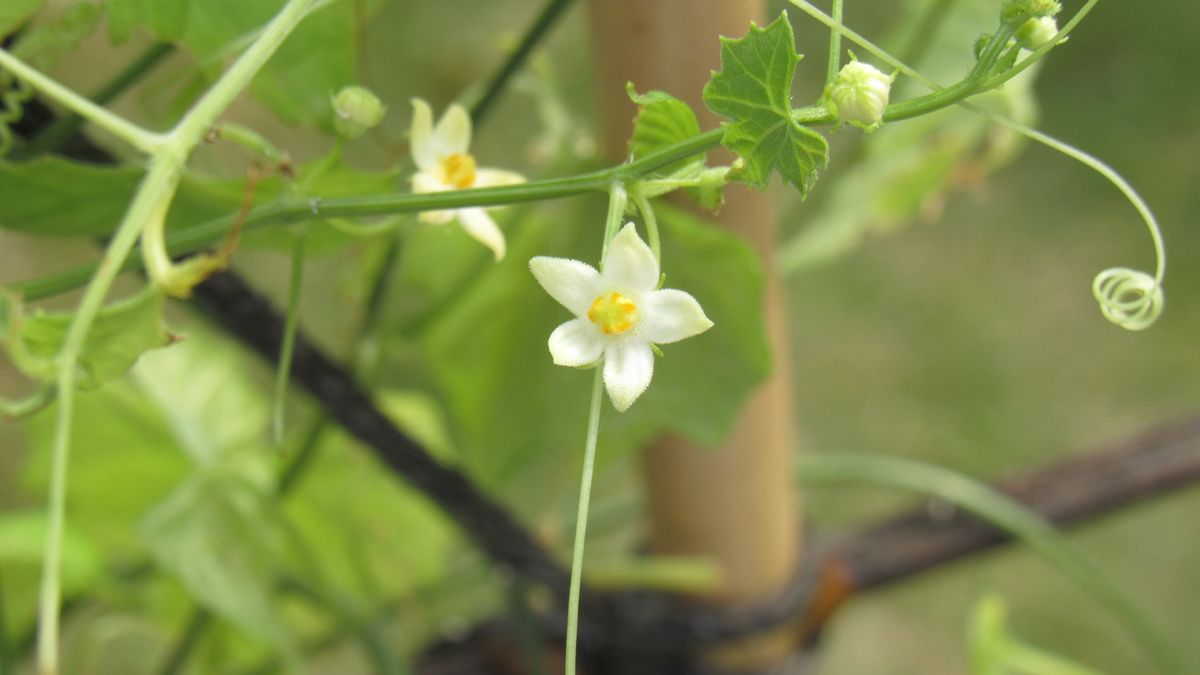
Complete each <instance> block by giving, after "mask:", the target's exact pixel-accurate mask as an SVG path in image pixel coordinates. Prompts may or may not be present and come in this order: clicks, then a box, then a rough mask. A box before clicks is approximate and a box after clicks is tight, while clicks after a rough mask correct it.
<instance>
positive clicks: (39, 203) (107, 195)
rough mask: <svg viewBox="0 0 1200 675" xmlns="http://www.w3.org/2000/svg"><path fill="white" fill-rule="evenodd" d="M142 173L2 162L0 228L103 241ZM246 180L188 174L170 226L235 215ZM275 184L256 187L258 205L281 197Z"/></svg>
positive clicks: (42, 161) (45, 161) (52, 162)
mask: <svg viewBox="0 0 1200 675" xmlns="http://www.w3.org/2000/svg"><path fill="white" fill-rule="evenodd" d="M143 173H144V171H143V170H142V169H141V168H138V167H133V166H96V165H93V164H85V163H82V162H73V161H71V160H68V159H62V158H58V157H43V158H39V159H36V160H33V161H30V162H24V163H20V164H15V163H8V162H2V161H0V228H6V229H10V230H17V231H20V232H25V233H28V234H35V235H48V236H64V237H78V236H88V237H103V236H107V235H110V234H112V232H113V231H114V230H115V229H116V227H117V225H118V224H119V223H120V222H121V218H122V217H123V216H124V215H125V209H126V207H127V206H128V205H129V201H130V199H132V198H133V194H134V192H135V191H136V190H137V186H138V184H139V183H140V182H141V180H142V175H143ZM244 190H245V181H243V180H220V179H213V178H206V177H201V176H197V175H194V174H185V175H184V177H183V180H182V182H181V183H180V185H179V191H178V192H177V193H176V196H175V199H174V201H173V202H172V203H171V210H170V212H169V213H168V214H167V221H168V226H170V227H187V226H190V225H197V224H200V223H203V222H207V221H209V220H213V219H215V218H220V217H222V216H227V215H229V214H231V213H236V212H237V211H238V209H239V208H240V207H241V204H242V195H243V192H244ZM279 190H280V184H279V182H278V180H276V179H267V180H265V181H263V182H261V183H260V184H259V185H258V188H257V190H256V192H255V203H257V204H263V203H266V202H268V201H270V200H271V199H272V198H273V197H274V196H276V195H277V194H278V193H279Z"/></svg>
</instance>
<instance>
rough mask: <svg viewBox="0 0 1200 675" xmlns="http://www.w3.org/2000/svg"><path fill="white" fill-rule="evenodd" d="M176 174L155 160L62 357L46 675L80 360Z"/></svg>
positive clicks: (42, 647)
mask: <svg viewBox="0 0 1200 675" xmlns="http://www.w3.org/2000/svg"><path fill="white" fill-rule="evenodd" d="M175 174H176V167H175V166H173V164H172V163H171V162H165V161H162V160H161V159H160V158H157V157H156V158H155V161H154V162H153V163H152V164H151V167H150V171H149V172H148V173H147V174H146V178H145V179H144V180H143V182H142V187H141V189H139V191H138V194H137V196H136V197H134V200H133V203H132V204H131V205H130V207H129V211H128V212H126V215H125V218H124V220H123V221H122V222H121V225H120V226H119V227H118V228H117V231H116V234H115V235H114V236H113V239H112V241H111V242H110V243H109V246H108V249H107V250H106V251H105V252H104V257H103V258H102V259H101V261H100V265H99V267H97V268H96V273H95V275H94V276H93V278H92V281H91V283H89V284H88V287H87V290H86V291H85V292H84V295H83V299H82V300H81V301H80V303H79V306H78V307H77V309H76V310H75V315H74V318H73V319H72V320H71V325H70V327H69V328H68V329H67V335H66V338H65V339H64V341H63V346H62V351H61V352H60V353H59V356H58V378H57V389H58V411H57V416H56V418H55V425H54V443H53V446H52V450H51V460H50V462H51V463H50V466H51V469H50V494H49V498H48V499H49V504H48V507H47V512H48V526H47V533H46V547H45V553H44V555H43V556H42V561H43V562H42V565H43V567H42V583H41V591H40V595H39V603H38V622H39V623H38V625H39V628H38V666H39V668H40V669H41V673H42V675H57V673H58V608H59V599H60V596H61V589H60V586H59V572H60V569H61V566H62V531H63V521H64V516H65V511H66V492H67V465H68V463H69V456H70V449H71V420H72V413H73V411H74V402H75V377H76V375H77V370H76V366H77V364H78V362H79V354H80V353H81V351H82V350H83V344H84V341H85V340H86V339H87V335H88V332H89V331H90V330H91V327H92V323H93V322H94V321H95V319H96V315H97V314H99V312H100V308H101V307H102V306H103V305H104V299H105V298H106V297H107V296H108V290H109V289H110V288H111V287H112V283H113V280H115V279H116V277H117V274H118V273H119V272H120V269H121V264H122V262H123V261H124V260H125V259H126V258H127V257H128V256H129V253H130V252H131V251H132V250H133V245H134V243H135V242H136V241H137V239H138V235H140V234H141V230H142V225H143V223H145V222H146V220H147V219H148V218H149V217H151V215H152V213H153V211H154V210H155V209H156V208H157V207H158V204H157V202H158V200H159V197H160V190H161V187H162V186H163V185H166V184H171V183H173V180H172V178H173V176H174V175H175Z"/></svg>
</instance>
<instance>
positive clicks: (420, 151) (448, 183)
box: [410, 98, 525, 260]
mask: <svg viewBox="0 0 1200 675" xmlns="http://www.w3.org/2000/svg"><path fill="white" fill-rule="evenodd" d="M412 105H413V121H412V129H411V131H410V136H411V138H410V140H411V143H412V154H413V159H414V160H415V161H416V163H417V169H418V171H417V173H416V174H414V175H413V177H412V186H413V192H418V193H422V192H441V191H443V190H465V189H467V188H478V187H494V186H499V185H514V184H516V183H523V182H525V178H524V177H523V176H521V175H520V174H518V173H513V172H512V171H504V170H502V169H483V168H478V167H476V166H475V157H474V156H472V155H471V154H470V153H469V152H467V150H468V149H469V148H470V146H471V116H470V115H469V114H468V113H467V111H466V110H465V109H464V108H463V107H462V106H461V105H458V104H457V103H456V104H454V105H451V106H450V107H449V108H448V109H447V110H446V112H445V114H443V115H442V119H440V120H438V123H437V126H436V127H435V126H434V124H433V110H431V109H430V107H429V104H428V103H426V102H425V101H423V100H421V99H419V98H414V99H413V100H412ZM418 219H419V220H420V221H421V222H423V223H429V224H431V225H444V224H446V223H448V222H450V221H451V220H455V219H457V220H458V222H459V223H460V224H461V225H462V226H463V229H464V230H466V231H467V234H469V235H471V236H472V237H474V238H475V239H477V240H479V241H480V242H481V243H482V244H483V245H484V246H487V247H488V248H490V249H492V252H493V253H495V254H496V260H500V259H501V258H503V257H504V233H502V232H501V231H500V228H499V227H498V226H497V225H496V221H494V220H492V217H491V216H489V215H488V214H487V211H485V210H484V209H483V208H481V207H470V208H465V209H448V210H444V211H424V212H422V213H421V215H420V216H418Z"/></svg>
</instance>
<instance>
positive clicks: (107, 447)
mask: <svg viewBox="0 0 1200 675" xmlns="http://www.w3.org/2000/svg"><path fill="white" fill-rule="evenodd" d="M170 351H173V350H168V352H165V353H169V352H170ZM54 417H55V415H54V413H53V411H46V412H43V413H41V414H39V415H36V416H35V417H33V418H31V419H30V420H29V421H28V422H27V423H26V424H25V425H24V431H25V432H26V433H27V434H28V436H29V440H30V447H31V449H32V454H31V457H30V461H29V462H28V464H27V466H26V469H25V481H24V483H25V485H26V487H27V488H28V489H30V490H31V491H33V492H34V493H35V494H39V495H40V494H44V491H45V488H46V485H47V478H48V476H49V466H50V447H51V445H52V442H53V439H54ZM75 429H76V433H75V434H74V435H73V438H72V444H71V480H70V482H69V484H68V487H67V505H68V511H69V513H70V517H69V519H68V521H69V522H70V523H71V525H72V526H73V527H76V528H78V529H79V531H81V532H87V533H88V535H89V536H90V537H92V538H93V539H94V540H95V541H96V542H97V543H98V544H99V545H100V546H101V547H102V548H103V550H104V552H105V555H106V556H107V557H108V560H110V561H112V560H114V559H115V560H116V561H124V562H128V561H130V560H131V559H132V558H134V557H137V556H138V553H137V551H138V548H137V546H136V538H135V536H134V527H135V524H136V523H137V521H138V520H139V519H140V518H141V517H142V516H143V515H145V513H146V512H147V511H148V510H149V509H150V507H151V506H153V505H154V504H156V503H158V502H159V501H161V500H162V499H163V498H164V497H165V496H166V495H167V494H169V493H170V491H171V488H172V487H173V486H174V485H175V484H176V483H178V482H179V480H180V479H182V478H183V477H184V476H186V475H187V468H188V467H187V462H186V461H185V460H184V458H183V457H182V456H181V455H180V454H179V453H177V452H175V451H174V445H175V442H174V439H173V438H172V436H171V434H170V431H169V430H168V429H167V428H166V426H165V425H164V424H163V422H162V419H161V417H160V416H159V414H158V411H157V410H155V409H154V407H153V406H152V405H151V404H150V403H149V402H148V401H147V400H146V398H145V397H144V396H143V395H142V394H141V393H140V392H138V391H137V390H136V389H134V387H133V386H132V385H130V384H129V383H127V382H124V381H118V382H114V383H112V384H110V385H109V386H107V387H104V388H103V389H100V390H98V391H95V392H92V393H89V394H88V395H86V396H79V397H77V399H76V401H75Z"/></svg>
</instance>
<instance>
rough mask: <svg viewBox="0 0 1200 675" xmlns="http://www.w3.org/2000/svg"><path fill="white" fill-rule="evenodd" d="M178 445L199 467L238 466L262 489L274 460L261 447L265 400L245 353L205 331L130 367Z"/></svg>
mask: <svg viewBox="0 0 1200 675" xmlns="http://www.w3.org/2000/svg"><path fill="white" fill-rule="evenodd" d="M134 376H135V378H136V380H137V382H138V384H139V385H140V386H141V388H142V390H143V391H145V392H146V395H147V396H148V398H149V399H150V400H151V401H152V402H153V403H154V404H155V405H156V406H157V407H158V409H159V410H160V411H161V413H162V415H163V419H164V420H165V421H166V423H167V425H168V426H169V428H170V429H171V432H172V433H173V434H174V436H175V438H176V441H177V446H178V447H179V449H180V450H182V451H183V452H184V453H185V454H186V455H187V456H188V458H190V459H191V460H192V462H194V463H195V464H196V465H197V466H198V467H202V468H203V467H213V466H217V465H224V466H227V467H231V466H235V465H236V466H238V467H239V469H238V471H239V475H241V477H242V478H243V479H245V480H248V481H250V482H253V483H255V484H257V485H259V486H261V487H263V488H264V489H265V488H266V487H268V486H269V485H270V484H271V482H272V478H273V474H272V473H271V471H270V469H271V465H273V464H274V462H272V461H269V460H270V459H271V456H270V454H269V453H268V452H267V451H266V450H265V448H264V447H263V444H264V440H265V436H264V433H265V431H266V427H267V419H268V404H267V401H266V398H265V396H264V394H263V393H262V392H260V391H259V390H258V389H257V388H256V387H255V386H254V382H253V381H251V380H250V378H249V376H248V374H247V372H246V357H245V355H244V354H242V353H241V352H240V351H238V350H236V349H234V348H233V346H232V345H231V344H229V343H228V342H226V341H225V340H223V339H220V338H216V337H214V336H212V335H209V334H208V333H206V332H198V333H194V334H193V335H191V336H189V338H188V340H186V341H185V342H183V343H181V344H180V345H179V346H178V347H176V348H174V349H171V350H168V351H163V352H159V353H156V354H150V355H148V356H147V358H146V359H145V360H144V361H143V362H142V364H141V365H139V366H138V368H137V370H136V371H134Z"/></svg>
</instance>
